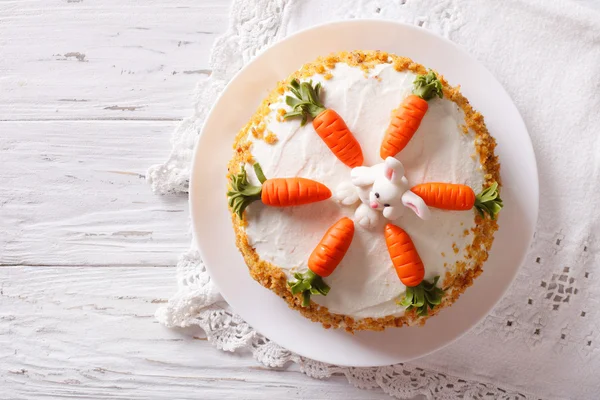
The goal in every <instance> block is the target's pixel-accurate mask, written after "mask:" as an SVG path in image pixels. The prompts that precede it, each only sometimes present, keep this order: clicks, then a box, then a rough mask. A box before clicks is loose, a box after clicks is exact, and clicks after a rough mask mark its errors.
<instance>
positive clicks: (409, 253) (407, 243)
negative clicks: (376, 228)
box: [385, 224, 425, 287]
mask: <svg viewBox="0 0 600 400" xmlns="http://www.w3.org/2000/svg"><path fill="white" fill-rule="evenodd" d="M385 244H386V245H387V248H388V251H389V253H390V257H391V259H392V263H393V264H394V268H395V269H396V274H397V275H398V278H400V281H401V282H402V284H403V285H405V286H410V287H412V286H417V285H418V284H420V283H421V281H422V280H423V277H424V276H425V267H424V266H423V261H421V257H419V253H417V249H416V248H415V245H414V244H413V241H412V240H411V238H410V236H408V234H407V233H406V232H405V231H404V230H403V229H402V228H400V227H398V226H396V225H392V224H387V225H386V226H385Z"/></svg>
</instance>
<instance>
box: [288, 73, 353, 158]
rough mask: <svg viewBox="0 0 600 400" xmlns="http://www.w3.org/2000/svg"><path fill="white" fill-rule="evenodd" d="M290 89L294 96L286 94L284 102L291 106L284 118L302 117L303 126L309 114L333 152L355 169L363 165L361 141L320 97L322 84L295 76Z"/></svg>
mask: <svg viewBox="0 0 600 400" xmlns="http://www.w3.org/2000/svg"><path fill="white" fill-rule="evenodd" d="M289 89H290V91H291V92H292V93H293V95H294V96H295V97H292V96H287V97H286V98H285V102H286V103H287V105H289V106H290V107H292V111H290V112H288V113H286V114H285V115H284V118H286V119H287V118H294V117H302V122H301V125H302V126H304V125H305V124H306V121H307V119H308V117H309V116H311V117H312V118H313V128H315V131H316V132H317V133H318V134H319V136H320V137H321V139H323V141H324V142H325V144H326V145H327V147H329V148H330V149H331V151H332V152H333V154H335V156H336V157H337V158H338V159H339V160H340V161H341V162H343V163H344V164H346V165H347V166H349V167H351V168H354V167H359V166H361V165H362V164H363V154H362V150H361V148H360V144H359V143H358V140H356V138H355V137H354V135H353V134H352V132H350V130H349V129H348V126H347V125H346V123H345V122H344V120H343V119H342V117H340V115H339V114H338V113H337V112H335V111H334V110H332V109H330V108H325V106H324V105H323V104H322V103H321V102H320V100H319V92H320V90H321V84H320V83H317V84H316V85H315V86H313V84H312V82H302V83H300V82H299V81H298V80H297V79H294V80H293V81H292V82H291V84H290V86H289Z"/></svg>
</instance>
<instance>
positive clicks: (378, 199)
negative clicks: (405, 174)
mask: <svg viewBox="0 0 600 400" xmlns="http://www.w3.org/2000/svg"><path fill="white" fill-rule="evenodd" d="M404 192H406V188H405V187H404V185H398V184H396V183H394V182H392V181H390V180H388V179H386V178H381V179H375V182H373V186H372V188H371V191H370V192H369V206H370V207H371V208H372V209H374V210H379V211H383V209H384V208H386V207H400V206H402V195H403V194H404Z"/></svg>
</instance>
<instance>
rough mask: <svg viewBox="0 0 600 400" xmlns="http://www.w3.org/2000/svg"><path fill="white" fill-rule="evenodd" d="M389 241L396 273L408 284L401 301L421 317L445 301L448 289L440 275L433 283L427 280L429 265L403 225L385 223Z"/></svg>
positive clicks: (386, 240) (403, 282) (386, 235)
mask: <svg viewBox="0 0 600 400" xmlns="http://www.w3.org/2000/svg"><path fill="white" fill-rule="evenodd" d="M385 243H386V245H387V248H388V252H389V253H390V258H391V259H392V264H393V265H394V269H395V270H396V274H397V275H398V278H400V281H401V282H402V284H403V285H404V286H406V293H405V295H404V298H403V299H402V300H401V301H400V302H399V304H400V305H402V306H404V307H406V309H407V310H408V311H410V310H412V309H413V308H414V309H416V313H417V315H419V316H424V315H427V313H428V309H430V310H432V309H433V308H434V307H435V306H436V305H438V304H440V303H441V302H442V296H443V295H444V291H443V290H442V289H440V288H439V287H437V282H438V280H439V278H440V277H439V276H436V277H435V278H434V279H433V282H429V281H427V280H424V279H423V278H424V276H425V267H424V266H423V261H421V257H420V256H419V253H417V249H416V248H415V245H414V243H413V241H412V239H411V238H410V236H408V234H407V233H406V232H405V231H404V230H403V229H402V228H400V227H398V226H396V225H392V224H387V225H386V226H385Z"/></svg>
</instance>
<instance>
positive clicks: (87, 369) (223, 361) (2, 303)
mask: <svg viewBox="0 0 600 400" xmlns="http://www.w3.org/2000/svg"><path fill="white" fill-rule="evenodd" d="M173 273H174V270H173V268H122V267H121V268H111V267H105V268H90V267H85V268H80V267H71V268H64V267H16V266H14V267H2V268H0V387H1V388H2V389H1V390H2V394H1V395H0V397H2V398H5V399H63V398H78V399H122V400H135V399H150V398H151V399H168V400H172V399H240V398H243V399H265V398H271V399H283V398H294V399H314V398H331V399H334V398H335V399H337V398H344V399H347V400H351V399H367V398H368V399H388V398H389V397H388V396H387V395H385V394H383V393H382V392H381V391H368V392H367V391H363V390H359V389H356V388H354V387H352V386H351V385H349V384H348V383H347V381H346V379H345V377H341V376H339V377H334V378H332V379H328V380H325V381H319V380H315V379H311V378H308V377H306V376H305V375H303V374H302V373H300V372H298V370H297V367H294V366H291V367H289V368H282V369H279V370H272V369H268V368H266V367H263V366H261V365H259V364H257V362H256V361H254V360H253V359H252V358H251V357H248V356H244V355H242V354H227V353H223V352H221V351H219V350H216V349H215V348H213V347H212V345H211V344H210V343H208V342H207V341H206V339H205V336H204V335H203V334H202V333H201V332H198V331H193V330H187V331H174V330H169V329H166V328H164V327H162V326H161V325H160V324H158V323H157V322H156V321H155V320H154V317H153V314H154V311H155V309H156V308H157V307H158V306H159V305H160V303H163V302H165V301H166V300H165V298H166V297H167V296H169V295H170V294H171V293H173V292H174V291H175V279H174V277H173Z"/></svg>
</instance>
